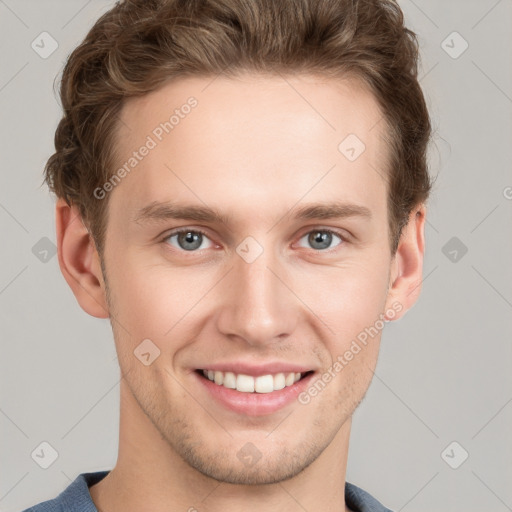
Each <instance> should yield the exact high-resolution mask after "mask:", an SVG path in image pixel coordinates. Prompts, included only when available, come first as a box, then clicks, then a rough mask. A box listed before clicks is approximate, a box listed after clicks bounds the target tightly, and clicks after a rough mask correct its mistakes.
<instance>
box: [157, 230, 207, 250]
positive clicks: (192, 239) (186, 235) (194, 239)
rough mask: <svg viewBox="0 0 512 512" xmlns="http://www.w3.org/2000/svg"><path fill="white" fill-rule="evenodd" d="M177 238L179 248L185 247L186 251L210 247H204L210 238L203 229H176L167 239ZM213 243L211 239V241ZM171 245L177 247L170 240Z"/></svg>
mask: <svg viewBox="0 0 512 512" xmlns="http://www.w3.org/2000/svg"><path fill="white" fill-rule="evenodd" d="M173 238H176V243H177V244H178V245H177V248H178V249H183V250H184V251H195V250H197V249H208V247H202V245H203V242H205V241H206V240H209V241H210V239H209V238H208V237H207V236H206V234H205V233H203V232H202V231H192V230H188V229H187V230H183V231H176V232H174V233H172V234H171V235H169V236H168V237H167V238H166V239H165V240H166V241H168V240H172V239H173ZM210 243H211V241H210ZM170 245H173V246H174V247H176V245H175V244H174V243H172V242H170Z"/></svg>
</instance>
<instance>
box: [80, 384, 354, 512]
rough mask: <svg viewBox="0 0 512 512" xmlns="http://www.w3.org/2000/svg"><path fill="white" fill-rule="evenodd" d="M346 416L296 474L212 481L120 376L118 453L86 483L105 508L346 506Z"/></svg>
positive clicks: (112, 511)
mask: <svg viewBox="0 0 512 512" xmlns="http://www.w3.org/2000/svg"><path fill="white" fill-rule="evenodd" d="M349 435H350V420H348V421H347V422H346V423H345V424H344V425H343V426H342V427H341V428H340V430H339V431H338V432H337V434H336V435H335V436H334V438H333V440H332V442H331V443H330V444H329V446H328V447H327V448H326V449H325V450H324V451H323V452H322V454H321V455H320V456H319V457H318V458H317V459H316V460H315V461H314V462H313V463H312V464H310V465H309V466H308V467H306V468H305V469H304V470H303V471H302V472H301V473H299V474H298V475H296V476H295V477H293V478H291V479H288V480H285V481H282V482H277V483H275V484H266V485H234V484H229V483H224V482H219V481H216V480H214V479H212V478H210V477H208V476H205V475H203V474H201V473H199V472H198V471H197V470H196V469H194V468H193V467H191V466H190V465H189V464H187V463H186V462H185V461H184V460H183V459H182V458H181V457H180V456H179V455H178V454H177V453H176V452H175V451H174V450H173V449H172V447H171V446H170V445H169V444H168V443H167V442H166V440H165V439H164V438H163V436H162V435H161V434H160V432H159V431H158V430H157V429H156V428H155V426H154V425H153V424H152V423H151V421H150V420H149V419H148V417H147V416H146V415H145V414H144V412H143V411H142V410H141V409H140V407H139V406H138V404H137V402H136V400H135V398H134V397H133V395H132V394H131V393H130V391H129V390H128V389H127V387H126V386H124V385H123V381H121V414H120V429H119V453H118V458H117V463H116V466H115V467H114V469H112V471H111V472H110V473H109V474H108V475H107V476H106V477H105V478H104V479H103V480H101V481H100V482H99V483H97V484H96V485H94V486H92V487H90V493H91V497H92V499H93V502H94V503H95V505H96V508H97V509H98V510H99V511H101V510H108V511H109V512H121V511H123V512H138V511H140V510H151V511H152V512H175V511H176V512H178V511H180V512H183V511H188V512H194V511H195V512H198V511H201V510H206V509H207V510H208V511H209V512H231V511H239V510H244V511H246V512H256V511H261V510H265V511H266V512H274V511H276V512H278V511H279V512H299V511H300V512H303V511H304V510H325V511H333V512H334V511H336V512H340V511H346V512H348V511H349V508H348V507H346V505H345V493H344V490H345V489H344V488H345V475H346V465H347V455H348V442H349Z"/></svg>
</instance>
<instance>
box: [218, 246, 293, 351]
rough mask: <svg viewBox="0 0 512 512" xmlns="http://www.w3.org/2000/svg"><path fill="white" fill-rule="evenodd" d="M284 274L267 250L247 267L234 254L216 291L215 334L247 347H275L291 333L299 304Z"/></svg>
mask: <svg viewBox="0 0 512 512" xmlns="http://www.w3.org/2000/svg"><path fill="white" fill-rule="evenodd" d="M287 274H289V272H288V273H287V272H286V271H285V268H284V265H283V264H280V263H279V261H278V258H277V257H275V256H274V255H273V254H272V251H271V250H269V249H265V250H264V251H263V253H262V254H261V255H260V256H259V257H258V258H257V259H256V260H255V261H252V262H251V263H248V262H247V261H245V260H244V259H243V258H242V257H240V256H239V255H238V254H236V253H235V254H234V255H233V267H232V269H231V271H230V272H229V273H228V275H227V276H226V279H224V280H223V286H222V287H221V289H220V290H218V294H219V295H218V297H220V298H219V304H220V311H218V315H217V322H218V325H217V327H218V329H219V331H220V332H221V333H222V334H223V335H224V336H227V337H230V338H232V339H236V338H238V339H242V340H244V341H245V343H247V344H249V345H251V346H258V345H261V346H263V345H269V344H272V343H276V342H279V341H282V340H283V339H285V338H286V337H287V336H289V335H290V334H291V333H293V331H294V330H295V328H296V324H297V321H298V316H299V313H300V310H299V304H300V302H299V301H298V300H297V298H296V297H295V295H294V294H293V291H292V290H291V289H290V288H291V287H290V283H289V281H290V276H289V275H287ZM287 281H288V282H287Z"/></svg>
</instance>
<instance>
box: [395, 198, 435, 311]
mask: <svg viewBox="0 0 512 512" xmlns="http://www.w3.org/2000/svg"><path fill="white" fill-rule="evenodd" d="M425 218H426V207H425V205H424V204H422V205H420V206H418V207H417V208H415V209H414V210H413V211H412V212H411V214H410V216H409V221H408V223H407V225H406V226H404V229H403V230H402V235H401V237H400V242H399V244H398V248H397V251H396V254H395V257H394V260H393V263H392V271H391V282H390V284H389V290H388V297H387V300H386V311H387V310H390V309H393V311H394V312H395V313H396V314H394V316H393V318H391V317H390V318H388V319H389V320H397V319H398V318H401V317H402V316H403V315H405V313H406V312H407V311H408V310H409V309H410V308H411V307H412V306H413V305H414V303H415V302H416V300H417V299H418V297H419V294H420V292H421V282H422V279H423V257H424V253H425V232H424V231H425ZM399 306H400V307H399Z"/></svg>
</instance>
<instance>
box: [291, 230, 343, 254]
mask: <svg viewBox="0 0 512 512" xmlns="http://www.w3.org/2000/svg"><path fill="white" fill-rule="evenodd" d="M333 237H336V238H338V239H339V240H340V242H339V243H338V244H336V245H340V244H341V243H342V242H343V239H342V238H341V236H340V235H338V234H336V233H335V232H334V231H330V230H328V229H317V230H314V231H310V232H309V233H306V234H305V235H304V236H303V237H302V238H301V240H303V239H304V238H306V239H307V243H309V244H310V247H312V248H313V249H315V250H319V251H322V250H325V249H330V248H331V247H330V245H331V243H332V241H333Z"/></svg>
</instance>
